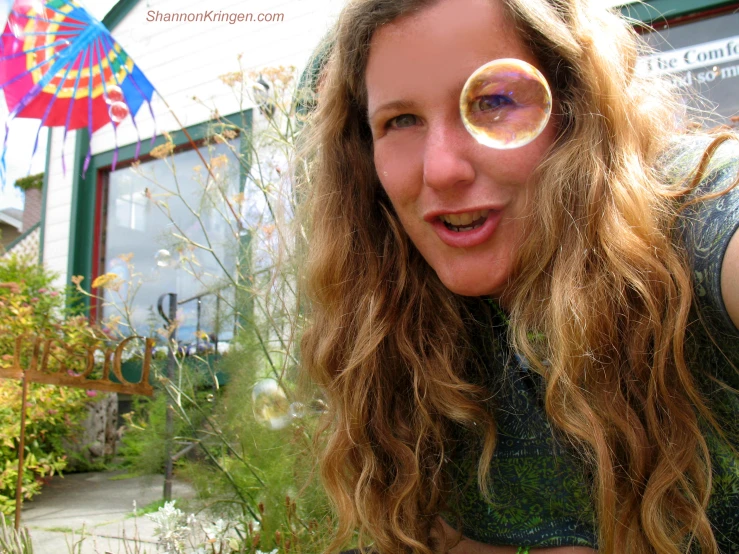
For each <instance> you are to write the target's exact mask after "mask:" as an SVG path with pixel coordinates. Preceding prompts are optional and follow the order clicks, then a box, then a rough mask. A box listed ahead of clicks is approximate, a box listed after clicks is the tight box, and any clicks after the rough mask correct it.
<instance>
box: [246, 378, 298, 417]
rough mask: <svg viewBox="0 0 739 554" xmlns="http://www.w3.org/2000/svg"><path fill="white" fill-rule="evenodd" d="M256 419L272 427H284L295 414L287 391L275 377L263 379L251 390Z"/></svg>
mask: <svg viewBox="0 0 739 554" xmlns="http://www.w3.org/2000/svg"><path fill="white" fill-rule="evenodd" d="M251 400H252V408H253V409H254V419H256V420H257V421H258V422H259V423H261V424H262V425H264V426H265V427H269V428H270V429H284V428H285V427H287V426H288V425H290V423H291V421H292V419H293V416H292V414H291V413H290V412H291V410H290V403H289V402H288V401H287V397H286V396H285V391H283V390H282V388H281V387H280V385H279V383H278V382H277V381H275V380H274V379H262V380H261V381H259V382H258V383H257V384H256V385H254V389H253V390H252V392H251Z"/></svg>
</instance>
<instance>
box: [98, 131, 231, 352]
mask: <svg viewBox="0 0 739 554" xmlns="http://www.w3.org/2000/svg"><path fill="white" fill-rule="evenodd" d="M238 151H239V144H238V139H237V140H234V141H231V142H230V143H229V144H218V145H214V146H211V147H209V149H208V151H207V152H203V153H204V156H205V157H206V159H208V158H209V157H210V160H209V161H210V164H211V167H212V168H213V172H214V174H215V175H216V181H215V182H214V181H213V180H212V179H211V178H210V177H209V175H208V172H207V171H206V170H205V169H204V168H203V164H202V161H201V160H200V158H199V157H198V155H197V153H196V152H195V151H192V150H188V151H183V152H179V153H176V154H174V155H172V156H170V157H168V158H165V159H152V160H150V161H146V162H142V163H141V164H139V165H134V166H130V167H126V168H123V169H117V170H116V171H111V172H110V173H109V175H108V186H107V190H106V194H105V197H104V206H103V209H104V213H103V214H102V221H103V225H104V227H105V228H104V229H103V232H102V237H103V238H102V241H103V244H101V248H100V251H101V253H102V260H101V262H102V263H101V264H100V271H99V273H115V274H117V275H118V276H119V277H120V278H121V281H122V282H123V284H122V285H121V286H120V287H119V288H118V290H111V289H106V290H105V291H104V292H103V291H99V292H103V294H104V298H105V305H104V306H102V315H103V318H104V319H107V318H109V317H110V316H113V315H116V314H118V313H119V312H118V311H117V310H116V308H115V307H113V306H111V305H110V304H115V305H117V306H123V305H124V304H127V305H128V306H129V307H130V314H131V322H132V324H133V326H134V331H135V332H136V333H138V334H141V335H148V336H155V333H156V331H157V329H159V328H161V327H162V326H163V323H164V322H163V320H162V319H161V317H160V316H159V314H158V312H157V299H158V298H159V297H160V296H161V295H162V294H166V293H170V292H175V293H176V294H177V296H178V300H179V301H180V302H182V301H184V300H187V299H194V298H198V297H199V298H200V308H199V310H198V301H197V300H193V301H191V302H185V303H181V304H180V307H179V309H178V314H179V316H178V319H179V325H178V331H177V335H178V339H179V340H180V341H183V342H187V343H195V342H196V341H199V342H201V343H202V342H203V341H206V340H212V339H213V338H215V337H217V338H218V340H220V341H228V340H230V338H231V336H232V334H233V326H234V317H233V296H234V293H233V291H232V290H230V288H229V283H230V282H231V281H230V278H229V277H231V278H233V276H234V272H235V269H236V267H235V265H236V259H237V248H238V243H239V240H238V234H237V233H236V231H235V222H234V221H233V216H232V215H231V213H230V211H229V209H228V207H227V205H226V200H225V199H226V198H230V197H232V196H233V195H235V194H236V193H238V192H239V189H240V167H239V160H238V157H237V156H236V155H235V154H234V152H238ZM204 247H207V249H208V250H206V249H205V248H204ZM219 262H220V263H219ZM198 311H199V312H200V318H199V324H198ZM198 326H199V327H200V333H196V331H197V330H198ZM124 332H126V331H125V330H124Z"/></svg>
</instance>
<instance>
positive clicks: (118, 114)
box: [108, 102, 128, 123]
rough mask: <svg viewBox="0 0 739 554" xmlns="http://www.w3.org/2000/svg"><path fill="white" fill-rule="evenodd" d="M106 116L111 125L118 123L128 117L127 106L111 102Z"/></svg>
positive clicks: (122, 103)
mask: <svg viewBox="0 0 739 554" xmlns="http://www.w3.org/2000/svg"><path fill="white" fill-rule="evenodd" d="M108 115H109V116H110V120H111V121H112V122H113V123H120V122H121V121H123V120H124V119H126V116H128V106H126V104H125V103H124V102H113V103H112V104H111V105H110V107H109V108H108Z"/></svg>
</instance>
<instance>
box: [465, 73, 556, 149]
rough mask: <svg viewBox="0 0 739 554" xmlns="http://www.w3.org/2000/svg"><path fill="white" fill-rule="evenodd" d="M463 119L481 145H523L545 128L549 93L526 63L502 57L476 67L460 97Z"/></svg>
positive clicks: (547, 88) (543, 81) (542, 81)
mask: <svg viewBox="0 0 739 554" xmlns="http://www.w3.org/2000/svg"><path fill="white" fill-rule="evenodd" d="M459 109H460V113H461V115H462V122H463V123H464V126H465V127H466V128H467V131H469V133H470V134H471V135H472V136H473V137H474V138H475V140H477V141H478V142H479V143H480V144H483V145H485V146H489V147H491V148H498V149H510V148H518V147H520V146H524V145H526V144H528V143H530V142H531V141H533V140H534V139H535V138H536V137H537V136H539V134H540V133H541V132H542V131H543V130H544V127H546V125H547V122H548V121H549V116H550V115H551V112H552V93H551V91H550V89H549V85H548V84H547V81H546V79H545V78H544V76H543V75H542V74H541V73H540V72H539V70H538V69H536V68H535V67H534V66H532V65H531V64H529V63H526V62H524V61H522V60H516V59H511V58H504V59H500V60H494V61H492V62H489V63H486V64H485V65H483V66H482V67H479V68H478V69H477V70H476V71H475V72H474V73H473V74H472V75H470V78H469V79H467V82H466V83H465V85H464V88H463V89H462V94H461V95H460V98H459Z"/></svg>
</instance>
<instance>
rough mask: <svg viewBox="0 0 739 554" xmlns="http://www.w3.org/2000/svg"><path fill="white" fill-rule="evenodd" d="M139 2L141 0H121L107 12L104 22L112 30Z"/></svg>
mask: <svg viewBox="0 0 739 554" xmlns="http://www.w3.org/2000/svg"><path fill="white" fill-rule="evenodd" d="M138 3H139V0H120V1H119V2H117V3H116V4H115V5H114V6H113V7H112V8H110V10H109V11H108V13H107V14H105V17H103V21H102V24H103V25H105V26H106V27H107V28H108V30H109V31H112V30H113V29H115V28H116V26H118V24H119V23H120V22H121V21H123V19H124V18H125V17H126V16H127V15H128V14H129V12H130V11H131V10H132V9H133V8H134V6H136V4H138Z"/></svg>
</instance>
